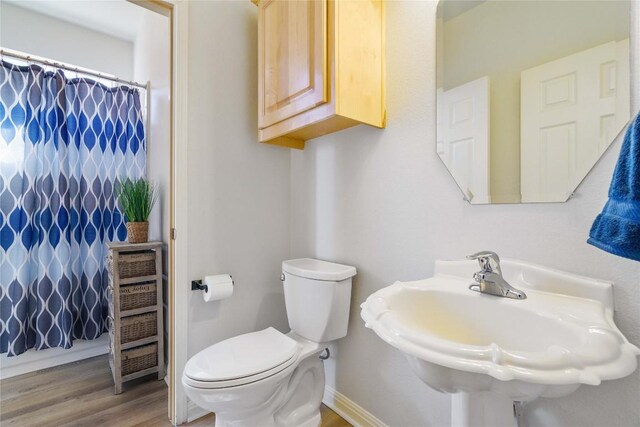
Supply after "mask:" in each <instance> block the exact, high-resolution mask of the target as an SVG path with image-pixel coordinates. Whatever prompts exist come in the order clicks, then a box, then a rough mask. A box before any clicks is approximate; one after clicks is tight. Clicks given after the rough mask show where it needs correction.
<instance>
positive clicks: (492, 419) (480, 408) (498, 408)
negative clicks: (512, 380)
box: [451, 391, 517, 427]
mask: <svg viewBox="0 0 640 427" xmlns="http://www.w3.org/2000/svg"><path fill="white" fill-rule="evenodd" d="M451 426H452V427H516V426H517V420H516V418H515V415H514V411H513V401H512V400H511V399H510V398H508V397H507V396H505V395H502V394H499V393H494V392H490V391H476V392H471V393H469V392H461V393H455V394H452V395H451Z"/></svg>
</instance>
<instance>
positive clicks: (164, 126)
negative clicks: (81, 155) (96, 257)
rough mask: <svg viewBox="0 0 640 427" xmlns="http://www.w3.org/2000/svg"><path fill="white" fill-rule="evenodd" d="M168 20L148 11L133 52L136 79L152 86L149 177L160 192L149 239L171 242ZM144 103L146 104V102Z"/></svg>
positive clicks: (148, 140)
mask: <svg viewBox="0 0 640 427" xmlns="http://www.w3.org/2000/svg"><path fill="white" fill-rule="evenodd" d="M170 42H171V40H170V32H169V18H168V17H166V16H163V15H160V14H158V13H155V12H151V11H149V10H146V9H145V13H144V15H143V17H142V19H141V22H140V26H139V28H138V35H137V37H136V41H135V43H134V50H133V69H134V71H133V78H134V80H135V81H137V82H140V83H145V82H147V81H149V82H150V83H151V90H150V92H149V108H148V111H149V118H148V121H147V123H149V126H148V127H147V135H146V137H147V176H148V177H149V179H150V180H151V181H153V182H154V183H155V184H156V186H157V189H158V194H159V196H158V202H157V205H156V207H155V208H154V209H153V211H152V213H151V217H150V218H149V239H150V240H161V241H163V242H164V243H168V242H169V227H170V223H169V186H170V183H169V171H170V168H171V164H170V160H169V154H170V136H171V134H170V132H171V99H170V90H171V87H170V78H171V45H170ZM143 102H144V101H143Z"/></svg>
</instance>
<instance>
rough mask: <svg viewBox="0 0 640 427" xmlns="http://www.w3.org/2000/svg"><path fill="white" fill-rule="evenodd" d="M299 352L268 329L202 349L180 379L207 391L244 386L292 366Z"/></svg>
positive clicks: (293, 344)
mask: <svg viewBox="0 0 640 427" xmlns="http://www.w3.org/2000/svg"><path fill="white" fill-rule="evenodd" d="M300 351H301V349H300V346H299V345H298V343H297V342H296V341H295V340H293V339H291V338H289V337H288V336H286V335H284V334H283V333H281V332H279V331H277V330H276V329H274V328H271V327H270V328H267V329H264V330H262V331H258V332H252V333H248V334H243V335H238V336H236V337H233V338H229V339H227V340H224V341H221V342H219V343H217V344H214V345H212V346H210V347H208V348H206V349H204V350H202V351H201V352H199V353H198V354H196V355H195V356H194V357H192V358H191V359H189V361H188V362H187V365H186V366H185V370H184V378H183V380H184V382H185V383H186V384H188V385H190V386H192V387H197V388H207V389H214V388H227V387H235V386H240V385H245V384H249V383H253V382H256V381H260V380H262V379H265V378H268V377H270V376H273V375H275V374H277V373H279V372H281V371H283V370H285V369H287V368H288V367H290V366H292V365H293V364H294V363H295V362H296V361H297V360H298V358H299V355H300Z"/></svg>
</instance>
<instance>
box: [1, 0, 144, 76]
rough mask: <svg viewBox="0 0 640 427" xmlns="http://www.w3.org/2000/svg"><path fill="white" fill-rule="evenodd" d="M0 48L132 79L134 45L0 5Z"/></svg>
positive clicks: (56, 20) (30, 12) (15, 7)
mask: <svg viewBox="0 0 640 427" xmlns="http://www.w3.org/2000/svg"><path fill="white" fill-rule="evenodd" d="M0 46H2V47H6V48H9V49H15V50H19V51H22V52H26V53H30V54H32V55H36V56H42V57H45V58H50V59H53V60H56V61H61V62H66V63H69V64H72V65H77V66H81V67H85V68H91V69H93V70H96V71H101V72H104V73H109V74H114V75H116V76H118V77H120V78H122V79H126V80H130V79H132V78H133V43H131V42H128V41H125V40H121V39H118V38H115V37H111V36H108V35H106V34H103V33H99V32H97V31H92V30H89V29H87V28H83V27H80V26H77V25H74V24H70V23H68V22H65V21H61V20H59V19H56V18H52V17H49V16H46V15H42V14H40V13H37V12H33V11H31V10H28V9H24V8H21V7H17V6H15V5H13V4H9V3H7V2H4V1H0Z"/></svg>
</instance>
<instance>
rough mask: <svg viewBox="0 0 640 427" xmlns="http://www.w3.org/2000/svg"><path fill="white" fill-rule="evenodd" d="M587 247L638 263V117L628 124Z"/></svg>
mask: <svg viewBox="0 0 640 427" xmlns="http://www.w3.org/2000/svg"><path fill="white" fill-rule="evenodd" d="M587 243H589V244H592V245H593V246H596V247H598V248H600V249H602V250H604V251H607V252H609V253H612V254H614V255H618V256H621V257H624V258H629V259H633V260H636V261H640V113H639V114H638V115H637V116H636V117H635V119H633V121H632V122H631V123H630V124H629V127H628V129H627V132H626V134H625V137H624V141H623V142H622V148H621V150H620V157H619V158H618V164H617V165H616V169H615V171H614V172H613V179H612V180H611V186H610V187H609V201H608V202H607V204H606V205H605V206H604V209H603V210H602V213H601V214H600V215H598V217H597V218H596V220H595V221H594V222H593V225H592V226H591V232H590V233H589V240H587Z"/></svg>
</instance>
